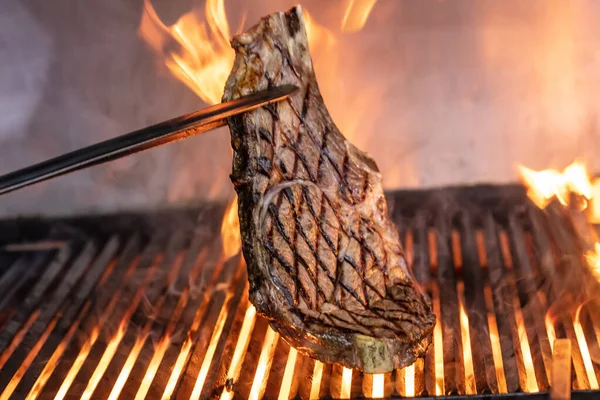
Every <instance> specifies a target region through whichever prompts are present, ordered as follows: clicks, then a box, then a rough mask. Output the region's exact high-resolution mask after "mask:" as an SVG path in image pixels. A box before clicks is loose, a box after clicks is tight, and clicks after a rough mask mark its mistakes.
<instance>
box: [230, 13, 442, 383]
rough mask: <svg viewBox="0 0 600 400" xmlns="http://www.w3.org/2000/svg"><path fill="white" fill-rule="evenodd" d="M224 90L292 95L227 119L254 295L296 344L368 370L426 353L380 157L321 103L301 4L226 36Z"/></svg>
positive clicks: (427, 306)
mask: <svg viewBox="0 0 600 400" xmlns="http://www.w3.org/2000/svg"><path fill="white" fill-rule="evenodd" d="M232 46H233V48H234V49H235V52H236V58H235V63H234V66H233V70H232V72H231V75H230V76H229V79H228V81H227V84H226V87H225V94H224V96H223V100H231V99H235V98H238V97H240V96H243V95H246V94H250V93H254V92H256V91H259V90H263V89H266V88H267V87H269V86H272V85H283V84H293V85H296V86H298V87H299V88H300V89H299V90H298V91H297V92H296V93H295V94H293V95H292V96H291V97H290V98H289V99H288V100H286V101H284V102H281V103H275V104H271V105H269V106H265V107H262V108H259V109H256V110H254V111H251V112H248V113H246V114H244V115H242V116H238V117H235V118H231V119H230V120H229V128H230V131H231V143H232V147H233V150H234V158H233V172H232V174H231V179H232V181H233V184H234V185H235V189H236V191H237V193H238V201H239V218H240V225H241V233H242V242H243V253H244V257H245V259H246V262H247V265H248V278H249V281H250V300H251V301H252V303H253V304H254V305H255V306H256V309H257V310H258V312H259V313H260V314H261V315H263V316H265V317H266V318H268V319H269V320H270V323H271V326H272V327H273V329H275V330H277V331H278V332H279V333H280V334H281V336H282V337H283V338H284V339H285V340H286V341H287V342H288V343H289V344H290V345H292V346H294V347H295V348H296V349H297V350H298V351H300V352H301V353H304V354H307V355H309V356H311V357H313V358H316V359H318V360H321V361H323V362H335V363H339V364H342V365H344V366H346V367H350V368H356V369H359V370H362V371H364V372H368V373H380V372H389V371H391V370H392V369H394V368H402V367H404V366H407V365H410V364H412V363H413V362H414V361H415V360H416V358H417V357H420V356H423V354H424V352H425V351H426V349H427V347H428V345H429V343H430V342H431V335H432V331H433V326H434V324H435V316H434V315H433V314H432V311H431V302H430V300H429V299H428V298H427V296H426V294H424V292H423V291H422V290H421V289H420V288H419V287H418V285H417V284H416V282H415V281H414V278H413V277H412V274H411V273H410V271H409V268H408V266H407V263H406V261H405V258H404V254H403V251H402V248H401V245H400V241H399V238H398V232H397V231H396V229H395V227H394V225H393V224H392V223H391V222H390V220H389V219H388V215H387V205H386V201H385V198H384V196H383V190H382V186H381V174H380V172H379V170H378V169H377V165H376V164H375V161H374V160H373V159H372V158H371V157H370V156H369V155H367V154H366V153H363V152H362V151H360V150H358V149H357V148H356V147H354V146H353V145H352V144H351V143H350V142H348V141H347V140H346V139H345V138H344V136H343V135H342V134H341V133H340V132H339V131H338V129H337V128H336V126H335V124H334V123H333V121H332V120H331V117H330V116H329V114H328V112H327V109H326V108H325V105H324V103H323V99H322V97H321V94H320V93H319V88H318V85H317V81H316V78H315V74H314V71H313V66H312V61H311V58H310V54H309V50H308V40H307V36H306V30H305V26H304V21H303V18H302V10H301V8H300V7H299V6H298V7H295V8H292V9H291V10H290V11H288V12H287V13H283V12H279V13H275V14H273V15H270V16H268V17H265V18H263V19H262V20H261V21H260V22H259V23H258V24H257V25H256V26H254V27H252V28H251V29H249V30H248V31H247V32H245V33H243V34H241V35H238V36H236V37H235V38H234V39H233V40H232Z"/></svg>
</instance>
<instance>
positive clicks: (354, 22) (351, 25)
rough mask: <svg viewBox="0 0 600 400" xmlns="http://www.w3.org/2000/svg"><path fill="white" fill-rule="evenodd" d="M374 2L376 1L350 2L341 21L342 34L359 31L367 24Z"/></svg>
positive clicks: (357, 0)
mask: <svg viewBox="0 0 600 400" xmlns="http://www.w3.org/2000/svg"><path fill="white" fill-rule="evenodd" d="M376 2H377V0H350V2H349V3H348V8H346V13H345V14H344V20H343V21H342V32H357V31H360V30H361V29H362V28H363V27H364V26H365V24H366V23H367V19H368V18H369V14H371V11H372V10H373V6H374V5H375V3H376Z"/></svg>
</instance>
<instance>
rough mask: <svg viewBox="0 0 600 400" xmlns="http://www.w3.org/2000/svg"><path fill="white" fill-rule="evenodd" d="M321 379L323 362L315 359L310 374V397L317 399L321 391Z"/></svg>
mask: <svg viewBox="0 0 600 400" xmlns="http://www.w3.org/2000/svg"><path fill="white" fill-rule="evenodd" d="M322 379H323V363H322V362H320V361H315V367H314V369H313V374H312V382H311V385H310V398H311V399H318V398H319V393H320V392H321V380H322Z"/></svg>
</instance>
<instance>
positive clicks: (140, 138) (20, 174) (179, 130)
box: [0, 85, 298, 195]
mask: <svg viewBox="0 0 600 400" xmlns="http://www.w3.org/2000/svg"><path fill="white" fill-rule="evenodd" d="M297 89H298V88H297V87H295V86H293V85H283V86H279V87H273V88H270V89H267V90H264V91H261V92H257V93H254V94H251V95H248V96H244V97H240V98H239V99H236V100H231V101H227V102H225V103H220V104H216V105H214V106H211V107H208V108H205V109H202V110H199V111H195V112H193V113H190V114H186V115H182V116H180V117H177V118H173V119H170V120H168V121H164V122H161V123H159V124H156V125H152V126H149V127H147V128H143V129H140V130H137V131H134V132H130V133H127V134H125V135H121V136H118V137H116V138H113V139H109V140H106V141H104V142H100V143H97V144H94V145H91V146H88V147H84V148H82V149H79V150H75V151H72V152H70V153H67V154H63V155H62V156H58V157H56V158H52V159H50V160H47V161H44V162H42V163H39V164H35V165H32V166H30V167H27V168H24V169H21V170H18V171H15V172H11V173H9V174H6V175H4V176H0V195H2V194H5V193H8V192H12V191H13V190H17V189H20V188H22V187H25V186H29V185H32V184H34V183H37V182H42V181H45V180H47V179H50V178H54V177H56V176H60V175H64V174H66V173H69V172H73V171H77V170H80V169H83V168H87V167H91V166H93V165H98V164H102V163H105V162H107V161H112V160H116V159H118V158H121V157H125V156H128V155H130V154H134V153H139V152H141V151H144V150H148V149H152V148H154V147H158V146H162V145H165V144H168V143H172V142H175V141H177V140H181V139H186V138H188V137H190V136H195V135H198V134H200V133H203V132H206V131H209V130H212V129H215V128H218V127H220V126H223V125H225V124H226V119H227V118H229V117H232V116H234V115H238V114H242V113H244V112H246V111H250V110H252V109H255V108H258V107H261V106H264V105H266V104H270V103H274V102H277V101H280V100H283V99H285V98H287V97H288V96H289V95H290V94H292V93H293V92H295V91H296V90H297Z"/></svg>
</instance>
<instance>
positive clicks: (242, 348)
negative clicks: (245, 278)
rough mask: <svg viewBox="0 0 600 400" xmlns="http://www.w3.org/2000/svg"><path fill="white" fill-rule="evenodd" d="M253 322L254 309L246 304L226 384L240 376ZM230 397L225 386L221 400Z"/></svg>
mask: <svg viewBox="0 0 600 400" xmlns="http://www.w3.org/2000/svg"><path fill="white" fill-rule="evenodd" d="M255 322H256V308H255V307H254V306H253V305H252V304H248V308H247V309H246V314H245V315H244V321H243V322H242V328H241V330H240V334H239V336H238V340H237V343H236V345H235V350H234V351H233V357H232V358H231V364H229V368H228V372H227V379H226V382H233V383H235V382H236V381H237V379H238V377H239V376H240V371H241V369H242V361H243V360H244V356H245V355H246V351H247V350H248V344H249V343H250V338H251V336H252V331H253V329H254V323H255ZM232 397H233V391H232V390H228V388H227V385H225V386H224V387H223V393H222V394H221V399H231V398H232Z"/></svg>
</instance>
